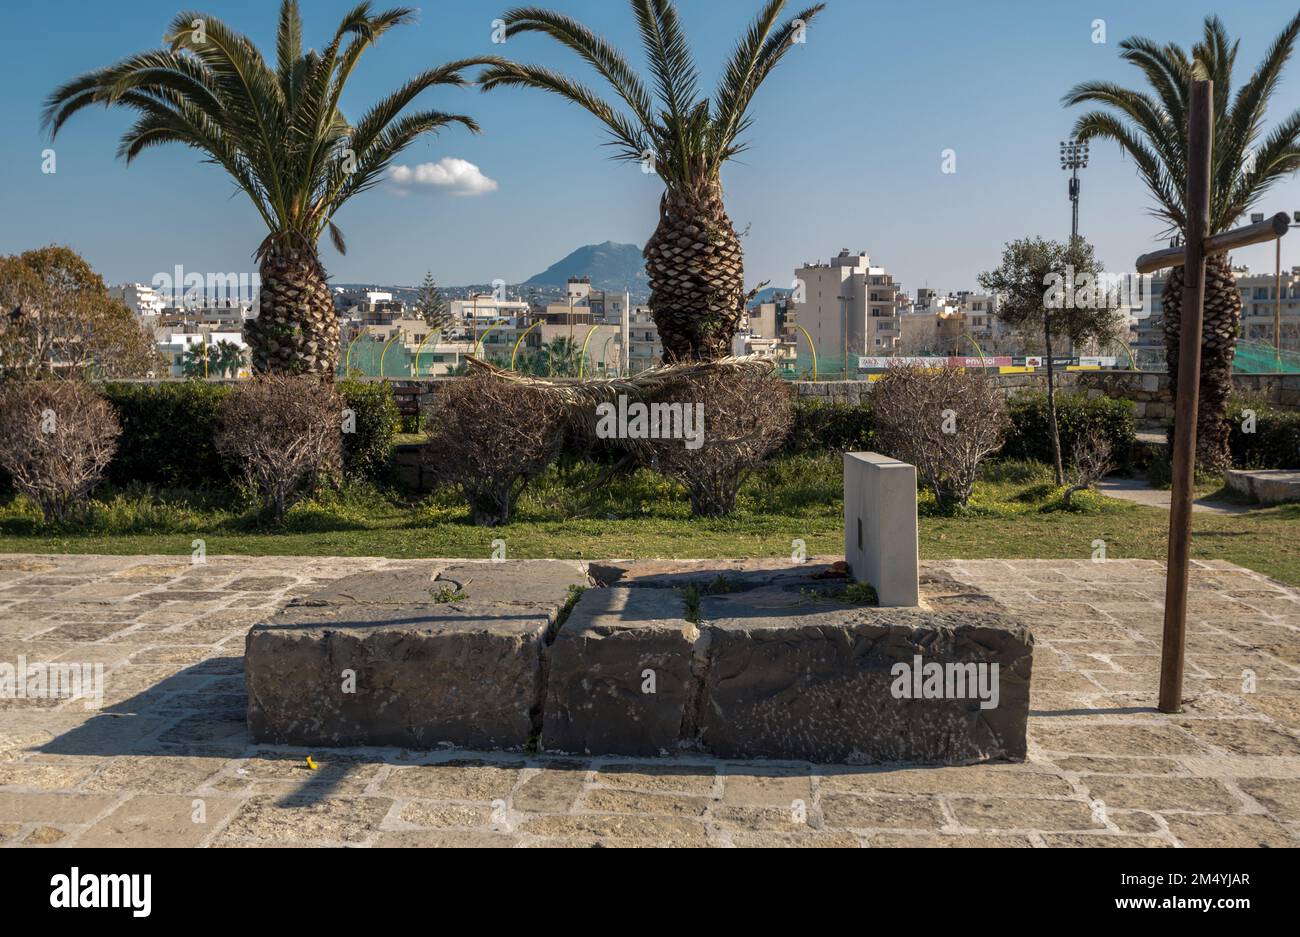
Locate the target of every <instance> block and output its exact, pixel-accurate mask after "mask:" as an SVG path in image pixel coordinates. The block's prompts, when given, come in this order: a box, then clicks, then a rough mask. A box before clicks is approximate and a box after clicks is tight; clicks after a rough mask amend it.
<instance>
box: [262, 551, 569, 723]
mask: <svg viewBox="0 0 1300 937" xmlns="http://www.w3.org/2000/svg"><path fill="white" fill-rule="evenodd" d="M519 567H529V570H528V571H527V572H525V571H521V570H520V569H519ZM435 575H436V577H437V578H435ZM585 582H586V577H585V576H584V575H583V574H582V572H581V571H580V569H579V567H578V566H577V565H576V564H562V563H551V562H546V561H539V562H524V563H514V564H491V563H482V564H473V563H470V564H458V565H456V566H451V567H446V568H445V569H440V568H438V567H436V566H432V565H430V566H425V567H415V568H408V569H403V570H398V571H385V572H372V573H364V574H360V575H357V576H352V577H348V578H346V579H342V580H340V581H339V582H337V583H334V584H333V585H331V586H330V587H329V588H327V589H324V590H321V591H320V592H318V593H316V594H314V595H312V596H309V597H308V598H306V599H302V600H299V601H298V602H296V603H294V604H292V605H290V606H289V607H287V608H285V609H284V610H283V611H282V612H280V613H279V614H277V615H276V616H274V617H273V618H272V619H271V620H270V621H268V622H265V623H262V624H259V625H256V626H254V627H253V629H252V630H251V631H250V632H249V634H248V638H247V642H246V650H245V680H246V682H247V685H248V726H249V732H250V734H251V735H252V737H253V740H254V741H259V742H274V743H281V744H299V745H402V746H408V747H417V748H433V747H436V746H437V745H439V744H440V743H449V744H452V745H459V746H466V747H471V748H489V749H491V748H520V747H522V746H524V745H525V744H526V743H527V741H528V739H529V737H530V736H531V735H533V734H534V733H535V732H536V730H537V728H538V726H539V724H540V718H541V712H540V710H541V695H542V687H543V682H542V679H543V678H542V653H543V649H544V647H545V642H546V637H547V631H548V629H549V628H550V626H551V624H552V623H553V622H554V621H555V619H556V615H557V614H558V612H559V609H560V607H561V606H562V605H563V601H564V598H566V597H567V595H568V588H569V586H570V585H578V584H584V583H585ZM561 587H563V588H561Z"/></svg>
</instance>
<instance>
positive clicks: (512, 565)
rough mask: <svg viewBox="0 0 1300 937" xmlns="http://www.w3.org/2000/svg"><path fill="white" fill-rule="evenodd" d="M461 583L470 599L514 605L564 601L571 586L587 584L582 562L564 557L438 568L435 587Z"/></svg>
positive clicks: (552, 603) (554, 603)
mask: <svg viewBox="0 0 1300 937" xmlns="http://www.w3.org/2000/svg"><path fill="white" fill-rule="evenodd" d="M447 584H450V585H451V586H453V587H459V588H460V589H461V591H463V592H464V593H465V594H466V596H468V599H469V601H471V602H481V601H490V602H503V603H510V604H515V605H545V606H551V605H554V606H556V607H557V608H558V607H560V606H562V605H564V603H565V601H566V600H567V599H568V597H569V590H570V589H571V588H572V587H574V586H583V587H585V586H587V585H589V580H588V579H587V574H586V572H585V571H584V567H583V565H582V564H580V563H576V562H566V561H564V560H509V561H505V562H500V563H494V562H491V561H485V562H481V563H456V564H454V565H451V566H446V567H444V568H442V569H440V570H439V571H438V574H437V576H436V577H435V579H434V588H435V589H438V588H441V587H442V586H443V585H447Z"/></svg>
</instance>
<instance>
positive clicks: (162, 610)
mask: <svg viewBox="0 0 1300 937" xmlns="http://www.w3.org/2000/svg"><path fill="white" fill-rule="evenodd" d="M403 565H404V564H403V562H401V561H388V560H383V559H355V558H345V559H340V558H319V557H288V558H285V557H219V558H213V557H209V559H208V561H207V563H206V564H202V565H191V564H190V563H189V561H188V557H184V558H178V557H162V556H154V557H107V556H23V555H3V556H0V667H4V666H9V667H13V668H16V667H18V665H19V663H20V659H25V661H26V663H27V666H28V668H29V670H30V668H31V667H32V666H33V665H35V664H38V663H47V662H54V663H78V664H82V663H101V664H103V665H104V672H105V692H104V700H103V706H102V708H101V709H99V710H98V711H96V710H93V709H90V710H88V709H87V708H86V704H85V702H84V701H82V700H69V699H14V698H6V699H0V843H3V844H4V845H6V846H14V845H16V846H62V845H71V844H76V845H84V846H98V845H111V846H129V845H167V846H251V845H265V846H281V845H305V846H318V845H335V846H547V845H557V846H593V845H604V846H623V845H627V846H646V845H672V846H767V845H771V846H907V845H918V846H972V845H988V846H1040V847H1042V846H1202V845H1216V846H1222V845H1230V846H1295V845H1297V844H1300V595H1298V594H1297V593H1296V592H1295V591H1294V590H1291V589H1288V588H1285V587H1283V586H1280V585H1278V584H1277V583H1275V582H1272V581H1271V580H1268V579H1266V578H1265V577H1263V576H1260V575H1258V574H1256V573H1253V572H1250V571H1248V570H1244V569H1240V568H1238V567H1234V566H1232V565H1230V564H1227V563H1220V562H1208V563H1196V564H1195V569H1194V577H1193V594H1192V597H1191V602H1190V618H1191V623H1190V635H1189V642H1190V646H1189V651H1188V663H1187V681H1186V696H1187V703H1186V711H1185V712H1184V713H1182V714H1180V715H1176V716H1165V715H1162V714H1159V713H1157V712H1155V711H1154V709H1153V708H1152V704H1153V700H1154V697H1155V684H1156V675H1157V672H1158V670H1159V656H1158V654H1159V637H1160V615H1161V599H1162V595H1163V591H1162V590H1163V569H1162V566H1161V565H1160V564H1159V563H1156V562H1153V561H1145V560H1120V561H1108V562H1105V563H1091V562H1088V561H1075V562H1071V561H1059V560H1051V561H1013V562H1004V561H953V562H944V563H930V564H924V568H923V576H925V577H926V578H927V579H930V580H933V581H944V582H946V583H948V584H949V587H950V585H951V582H952V581H953V580H956V581H957V582H958V583H966V584H969V585H970V586H971V587H972V588H973V589H978V590H982V591H983V592H985V593H988V594H989V595H991V596H992V597H993V598H995V599H996V600H998V601H999V602H1001V603H1002V604H1004V605H1005V606H1006V607H1007V609H1009V610H1010V611H1012V612H1013V613H1015V614H1016V615H1018V616H1020V617H1021V618H1022V619H1023V620H1024V621H1025V622H1026V623H1027V624H1028V625H1029V626H1030V627H1031V628H1032V629H1033V631H1034V633H1035V637H1036V641H1037V644H1036V647H1035V653H1034V657H1035V660H1034V677H1033V685H1032V694H1033V695H1032V699H1031V715H1030V728H1029V758H1028V759H1027V760H1026V761H1025V762H1024V763H1021V764H988V765H979V766H973V767H960V768H906V767H890V768H864V767H851V766H825V765H822V766H813V765H807V764H799V763H788V762H761V761H755V762H735V761H724V760H715V759H707V758H674V759H658V760H648V759H645V760H638V759H627V758H558V757H548V756H545V755H523V754H519V755H513V754H497V755H482V754H474V753H467V752H457V751H439V752H412V751H404V750H401V749H396V748H391V749H364V750H357V749H352V750H342V751H330V750H319V751H308V750H307V749H291V748H278V747H274V746H254V745H251V744H250V743H249V741H248V736H247V732H246V729H245V724H244V717H245V703H246V695H245V691H244V685H243V675H242V667H243V662H242V653H243V648H244V638H245V634H246V632H247V630H248V628H249V626H250V625H252V624H253V623H254V622H255V621H257V620H258V619H260V618H263V617H265V615H266V614H267V613H268V612H270V611H272V610H273V609H275V608H277V607H279V606H281V605H283V604H284V603H285V602H287V601H288V600H289V599H290V598H292V597H295V596H301V595H306V594H308V593H310V592H313V591H315V590H317V589H319V588H320V587H321V586H322V585H325V584H327V583H329V582H331V581H333V580H335V579H338V578H341V577H343V576H346V575H351V574H353V573H356V572H359V571H362V570H366V569H395V568H400V567H402V566H403ZM308 756H310V757H311V759H312V761H311V764H312V765H315V767H314V768H313V767H311V766H309V764H308Z"/></svg>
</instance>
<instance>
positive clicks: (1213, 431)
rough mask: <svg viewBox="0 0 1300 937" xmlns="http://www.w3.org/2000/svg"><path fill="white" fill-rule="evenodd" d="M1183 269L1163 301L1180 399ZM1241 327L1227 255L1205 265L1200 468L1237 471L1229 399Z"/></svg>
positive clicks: (1168, 356) (1176, 271)
mask: <svg viewBox="0 0 1300 937" xmlns="http://www.w3.org/2000/svg"><path fill="white" fill-rule="evenodd" d="M1183 276H1184V274H1183V268H1182V267H1175V268H1173V270H1171V271H1170V273H1169V279H1168V280H1167V281H1166V282H1165V288H1164V293H1163V294H1162V296H1161V306H1162V307H1163V309H1164V333H1165V362H1166V364H1167V365H1168V369H1169V384H1170V387H1171V389H1173V391H1174V392H1175V393H1177V388H1178V376H1179V375H1178V340H1179V336H1180V334H1181V327H1182V311H1183ZM1240 323H1241V291H1240V290H1238V289H1237V283H1236V280H1235V279H1234V278H1233V276H1232V267H1231V265H1230V264H1229V262H1228V258H1227V255H1226V254H1214V255H1212V256H1210V257H1207V258H1206V260H1205V309H1204V317H1203V324H1202V337H1201V374H1200V405H1199V409H1198V411H1197V419H1196V463H1197V466H1198V467H1200V468H1201V469H1204V470H1206V471H1210V472H1222V471H1223V470H1224V469H1227V468H1230V467H1231V465H1232V453H1231V451H1230V450H1229V448H1228V436H1229V426H1228V420H1227V412H1228V398H1229V397H1230V396H1231V395H1232V359H1233V356H1234V355H1235V354H1236V351H1237V330H1238V328H1239V326H1240Z"/></svg>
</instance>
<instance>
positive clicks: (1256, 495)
mask: <svg viewBox="0 0 1300 937" xmlns="http://www.w3.org/2000/svg"><path fill="white" fill-rule="evenodd" d="M1224 480H1225V481H1226V482H1227V483H1228V487H1229V488H1231V489H1232V490H1233V491H1238V492H1240V493H1241V494H1244V495H1246V496H1247V497H1248V498H1250V499H1251V500H1253V501H1256V502H1258V503H1259V504H1281V503H1282V502H1283V501H1300V471H1298V470H1296V469H1250V470H1247V469H1232V470H1229V471H1228V472H1226V473H1225V474H1224Z"/></svg>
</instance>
